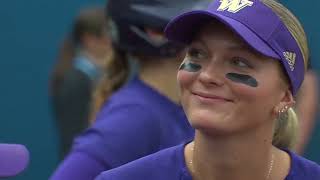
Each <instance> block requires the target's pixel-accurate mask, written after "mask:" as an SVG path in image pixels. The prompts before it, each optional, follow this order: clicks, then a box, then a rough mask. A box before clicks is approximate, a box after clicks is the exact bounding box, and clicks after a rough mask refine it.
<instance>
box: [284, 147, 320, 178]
mask: <svg viewBox="0 0 320 180" xmlns="http://www.w3.org/2000/svg"><path fill="white" fill-rule="evenodd" d="M287 152H288V153H289V155H290V157H291V169H290V172H289V175H288V176H287V178H286V180H296V179H303V180H315V179H320V166H319V164H317V163H315V162H313V161H310V160H308V159H306V158H304V157H302V156H300V155H297V154H295V153H294V152H292V151H287Z"/></svg>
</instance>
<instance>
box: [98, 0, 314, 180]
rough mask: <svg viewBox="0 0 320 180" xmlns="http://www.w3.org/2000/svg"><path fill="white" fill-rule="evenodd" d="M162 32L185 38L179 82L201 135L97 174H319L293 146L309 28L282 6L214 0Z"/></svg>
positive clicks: (109, 177)
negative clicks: (294, 106) (296, 107)
mask: <svg viewBox="0 0 320 180" xmlns="http://www.w3.org/2000/svg"><path fill="white" fill-rule="evenodd" d="M166 34H167V37H168V38H169V39H171V40H173V41H178V42H183V43H187V44H189V47H188V51H187V55H186V57H185V59H184V61H183V63H182V65H181V66H180V70H179V72H178V82H179V85H180V93H181V102H182V106H183V108H184V110H185V112H186V115H187V117H188V120H189V122H190V123H191V125H192V126H193V127H194V128H195V129H196V134H195V138H194V140H193V141H191V142H190V143H187V144H183V145H179V146H176V147H173V148H169V149H166V150H163V151H160V152H158V153H156V154H153V155H150V156H147V157H144V158H141V159H139V160H137V161H134V162H131V163H128V164H126V165H124V166H121V167H119V168H116V169H112V170H110V171H107V172H105V173H103V174H102V175H100V176H99V177H98V178H97V180H127V179H130V180H138V179H148V180H163V179H166V180H191V179H193V180H283V179H285V180H301V179H303V180H315V179H320V167H319V166H318V165H317V164H315V163H313V162H311V161H308V160H306V159H304V158H302V157H300V156H298V155H296V154H295V153H293V152H292V151H291V150H290V149H291V148H292V147H293V145H294V142H295V137H296V127H297V119H296V118H297V117H296V115H295V113H294V110H293V109H292V107H293V105H294V104H295V100H294V99H295V95H296V94H297V92H298V90H299V87H300V85H301V83H302V81H303V78H304V72H305V69H306V65H307V64H308V63H307V60H308V56H309V55H308V47H307V41H306V36H305V33H304V31H303V28H302V27H301V25H300V23H299V21H298V20H297V19H296V18H295V17H294V16H293V15H292V14H291V13H290V12H289V11H288V10H287V9H286V8H285V7H283V6H282V5H281V4H279V3H278V2H277V1H274V0H243V1H241V2H240V1H238V0H216V1H214V2H212V4H211V5H210V6H209V7H208V9H207V10H200V11H190V12H187V13H185V14H182V15H180V16H178V17H177V18H175V19H174V20H172V21H171V22H170V23H169V25H168V26H167V29H166ZM136 143H140V142H136Z"/></svg>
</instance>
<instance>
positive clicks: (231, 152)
mask: <svg viewBox="0 0 320 180" xmlns="http://www.w3.org/2000/svg"><path fill="white" fill-rule="evenodd" d="M257 134H259V133H257ZM257 134H243V135H237V136H229V137H225V136H224V137H222V136H220V137H219V136H212V135H208V134H205V133H203V132H200V131H197V132H196V136H195V140H194V142H193V143H190V144H188V145H187V146H186V149H185V156H186V163H187V166H188V168H189V169H190V172H191V173H192V175H193V180H220V179H223V180H257V179H259V180H266V179H268V180H274V177H285V176H286V174H287V173H288V172H287V171H288V168H287V169H286V168H282V169H283V172H281V173H279V172H275V167H279V164H281V166H282V165H284V166H290V165H289V164H290V163H289V162H286V161H281V162H278V161H277V159H279V157H281V158H280V159H283V158H285V155H284V153H283V152H281V151H280V150H279V149H277V148H274V147H273V146H272V145H271V137H272V136H271V137H257V136H255V135H257ZM249 136H250V137H249ZM248 139H250V141H248ZM268 139H269V140H268ZM193 147H194V148H193ZM287 158H288V157H287ZM284 162H285V163H284ZM279 180H280V179H279Z"/></svg>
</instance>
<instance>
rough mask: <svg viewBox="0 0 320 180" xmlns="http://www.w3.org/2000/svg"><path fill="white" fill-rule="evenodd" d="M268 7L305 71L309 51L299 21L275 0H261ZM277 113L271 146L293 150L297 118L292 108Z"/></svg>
mask: <svg viewBox="0 0 320 180" xmlns="http://www.w3.org/2000/svg"><path fill="white" fill-rule="evenodd" d="M261 2H263V3H264V4H265V5H266V6H268V7H270V8H271V9H272V10H273V11H274V12H275V13H276V14H277V15H278V16H279V18H280V19H281V20H282V22H283V23H284V24H285V26H286V27H287V28H288V30H289V31H290V33H291V35H292V36H293V37H294V39H295V40H296V42H297V44H298V46H299V48H300V50H301V52H302V56H303V60H304V67H305V70H306V69H307V64H308V60H309V49H308V42H307V37H306V34H305V32H304V30H303V27H302V25H301V23H300V22H299V20H298V19H297V18H296V17H295V16H294V15H293V14H292V13H291V12H290V11H289V10H288V9H287V8H286V7H284V6H283V5H281V4H280V3H278V2H277V1H275V0H261ZM282 114H283V113H281V112H279V117H278V119H277V121H276V124H275V130H274V135H273V140H272V144H273V145H274V146H276V147H278V148H286V149H293V148H294V146H295V144H296V142H297V137H298V129H299V128H298V126H299V123H298V117H297V114H296V113H295V111H294V109H293V108H289V109H288V111H287V112H284V114H285V115H282Z"/></svg>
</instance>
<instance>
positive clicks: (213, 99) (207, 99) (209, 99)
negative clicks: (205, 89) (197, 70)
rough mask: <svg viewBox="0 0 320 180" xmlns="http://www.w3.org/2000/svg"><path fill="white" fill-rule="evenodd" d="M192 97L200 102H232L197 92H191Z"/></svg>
mask: <svg viewBox="0 0 320 180" xmlns="http://www.w3.org/2000/svg"><path fill="white" fill-rule="evenodd" d="M191 94H192V95H193V96H195V97H196V98H198V99H199V100H200V101H202V102H207V103H210V102H232V100H230V99H227V98H224V97H221V96H216V95H212V94H206V93H198V92H191Z"/></svg>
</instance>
